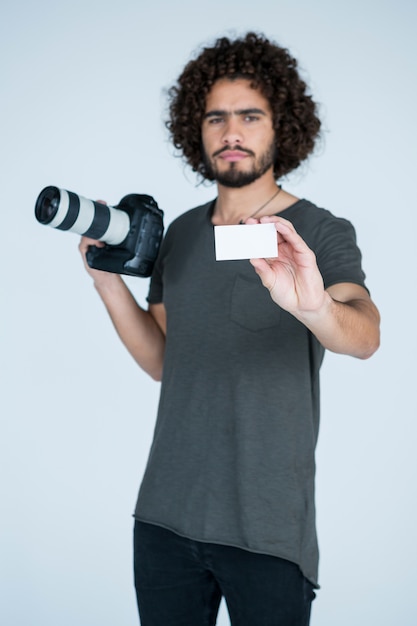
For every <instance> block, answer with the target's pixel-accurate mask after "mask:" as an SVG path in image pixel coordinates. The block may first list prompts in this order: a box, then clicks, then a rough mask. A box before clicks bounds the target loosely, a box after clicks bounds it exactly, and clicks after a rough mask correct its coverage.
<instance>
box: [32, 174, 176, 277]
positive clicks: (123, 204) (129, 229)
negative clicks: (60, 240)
mask: <svg viewBox="0 0 417 626" xmlns="http://www.w3.org/2000/svg"><path fill="white" fill-rule="evenodd" d="M163 216H164V213H163V211H162V210H161V209H160V208H159V207H158V205H157V203H156V202H155V200H154V199H153V198H152V196H147V195H145V194H137V193H131V194H129V195H127V196H124V197H123V198H122V199H121V200H120V202H119V204H118V205H117V206H116V207H112V206H107V205H106V204H102V203H100V202H94V200H87V198H83V196H78V195H77V194H76V193H73V192H72V191H67V190H66V189H59V188H58V187H53V186H49V187H45V189H43V190H42V191H41V193H40V194H39V196H38V199H37V200H36V205H35V217H36V219H37V220H38V222H40V223H41V224H45V225H47V226H52V228H57V229H59V230H67V231H69V232H73V233H78V234H79V235H83V236H85V237H90V238H91V239H96V240H99V241H103V242H104V243H105V244H106V245H105V246H104V247H98V246H89V248H88V250H87V254H86V258H87V263H88V265H89V266H90V267H92V268H94V269H99V270H103V271H105V272H114V273H116V274H128V275H129V276H143V277H146V276H150V275H151V274H152V271H153V267H154V264H155V260H156V257H157V255H158V251H159V247H160V244H161V240H162V235H163V232H164V223H163Z"/></svg>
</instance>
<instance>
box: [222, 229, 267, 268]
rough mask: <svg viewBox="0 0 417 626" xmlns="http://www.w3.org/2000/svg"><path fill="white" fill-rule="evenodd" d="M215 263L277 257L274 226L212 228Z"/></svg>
mask: <svg viewBox="0 0 417 626" xmlns="http://www.w3.org/2000/svg"><path fill="white" fill-rule="evenodd" d="M214 243H215V248H216V261H236V260H238V259H260V258H262V259H266V258H275V257H277V256H278V241H277V231H276V228H275V225H274V224H239V225H230V226H215V227H214Z"/></svg>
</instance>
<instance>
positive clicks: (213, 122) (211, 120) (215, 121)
mask: <svg viewBox="0 0 417 626" xmlns="http://www.w3.org/2000/svg"><path fill="white" fill-rule="evenodd" d="M223 121H224V118H223V117H221V116H218V117H210V118H209V119H208V123H209V124H210V125H211V126H214V125H216V124H221V123H222V122H223Z"/></svg>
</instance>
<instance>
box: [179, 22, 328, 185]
mask: <svg viewBox="0 0 417 626" xmlns="http://www.w3.org/2000/svg"><path fill="white" fill-rule="evenodd" d="M220 78H230V79H231V80H233V79H236V78H245V79H248V80H250V82H251V86H252V87H253V88H257V89H260V91H261V93H262V95H263V96H264V97H265V98H266V99H267V100H268V102H269V103H270V106H271V109H272V115H273V126H274V129H275V136H276V147H277V150H276V158H275V163H274V175H275V178H276V179H279V178H281V177H282V176H284V175H285V174H288V173H289V172H291V171H293V170H294V169H296V168H297V167H298V166H299V165H300V163H301V162H302V161H303V160H304V159H306V158H307V156H308V155H309V154H310V153H311V152H312V151H313V149H314V145H315V141H316V139H317V137H318V135H319V131H320V125H321V124H320V120H319V118H318V116H317V106H316V104H315V103H314V102H313V100H312V98H311V96H310V95H308V94H307V85H306V83H305V82H304V81H303V80H302V79H301V78H300V76H299V73H298V71H297V61H296V59H294V58H293V57H292V56H291V55H290V54H289V52H288V50H287V49H286V48H282V47H281V46H278V45H277V44H275V43H272V42H271V41H269V40H268V39H267V38H266V37H265V36H263V35H259V34H256V33H254V32H249V33H247V34H246V35H245V36H244V37H241V38H238V39H236V40H234V41H231V40H230V39H229V38H227V37H221V38H219V39H217V40H216V42H215V44H214V45H213V46H212V47H206V48H203V50H202V51H201V53H200V54H199V56H198V57H197V58H196V59H193V60H191V61H189V63H188V64H187V65H186V66H185V68H184V70H183V72H182V74H181V75H180V77H179V78H178V80H177V82H176V84H175V85H173V86H172V87H171V88H170V89H169V90H168V98H169V119H168V121H167V122H166V127H167V128H168V130H169V133H170V136H171V139H172V142H173V144H174V146H175V148H176V149H177V150H179V152H180V154H181V155H182V156H183V157H184V158H185V159H186V161H187V162H188V164H189V165H190V166H191V167H192V169H193V170H194V171H195V172H198V173H199V174H201V176H202V177H203V178H204V179H206V180H213V178H212V175H211V174H210V173H209V172H207V170H206V166H205V164H204V158H203V151H202V142H201V126H202V121H203V115H204V113H205V102H206V97H207V94H208V93H209V91H210V89H211V88H212V86H213V85H214V83H215V82H216V81H217V80H218V79H220Z"/></svg>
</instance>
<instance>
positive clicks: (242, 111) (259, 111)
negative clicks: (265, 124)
mask: <svg viewBox="0 0 417 626" xmlns="http://www.w3.org/2000/svg"><path fill="white" fill-rule="evenodd" d="M254 113H256V114H257V115H266V111H264V110H263V109H257V108H255V107H252V108H250V109H236V111H226V110H225V109H215V110H213V111H208V112H207V113H205V115H204V118H203V119H207V118H209V117H221V116H227V115H229V116H230V115H253V114H254Z"/></svg>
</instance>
